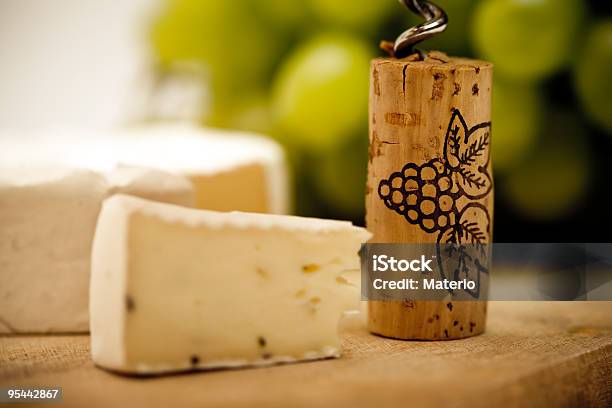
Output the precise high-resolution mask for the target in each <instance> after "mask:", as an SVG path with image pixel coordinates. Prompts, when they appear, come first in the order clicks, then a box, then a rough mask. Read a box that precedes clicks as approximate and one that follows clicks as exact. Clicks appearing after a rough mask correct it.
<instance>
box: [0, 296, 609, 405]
mask: <svg viewBox="0 0 612 408" xmlns="http://www.w3.org/2000/svg"><path fill="white" fill-rule="evenodd" d="M611 312H612V302H592V303H590V302H589V303H587V302H584V303H575V302H566V303H561V302H559V303H557V302H554V303H553V302H490V309H489V322H488V327H487V331H486V332H485V334H483V335H481V336H476V337H472V338H467V339H463V340H453V341H444V342H418V341H401V340H392V339H387V338H382V337H378V336H374V335H372V334H369V333H368V332H367V330H366V329H365V326H364V322H363V321H362V319H361V318H355V317H354V318H352V319H349V320H346V321H344V322H343V324H342V326H343V327H342V332H343V343H344V355H343V356H342V358H340V359H335V360H325V361H320V362H311V363H302V364H291V365H282V366H276V367H268V368H258V369H240V370H225V371H212V372H198V373H189V374H181V375H174V376H168V377H154V378H131V377H122V376H118V375H115V374H111V373H109V372H106V371H104V370H101V369H98V368H96V367H95V366H94V365H93V363H92V362H91V360H90V358H89V338H88V336H82V335H74V336H47V337H40V336H39V337H29V336H4V337H0V386H26V385H27V386H29V385H36V386H61V387H62V388H63V394H64V402H63V404H61V405H62V406H69V407H110V406H113V407H115V406H130V407H175V406H188V407H211V406H228V407H286V406H298V407H312V406H330V407H332V406H333V407H338V406H350V407H368V406H376V407H384V406H411V407H418V406H425V407H427V406H444V407H460V406H470V407H490V406H503V407H506V406H510V407H514V406H516V407H518V406H595V407H597V406H601V407H609V406H612V313H611ZM159 335H160V336H163V333H159ZM3 406H4V405H3ZM18 406H20V407H24V406H27V404H19V405H18ZM37 406H40V405H37ZM51 406H58V405H56V404H54V405H51Z"/></svg>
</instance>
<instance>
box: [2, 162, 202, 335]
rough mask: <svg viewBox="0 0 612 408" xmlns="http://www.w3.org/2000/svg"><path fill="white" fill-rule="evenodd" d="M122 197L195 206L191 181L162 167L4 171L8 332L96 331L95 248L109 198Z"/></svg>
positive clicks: (4, 283)
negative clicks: (92, 301) (92, 319)
mask: <svg viewBox="0 0 612 408" xmlns="http://www.w3.org/2000/svg"><path fill="white" fill-rule="evenodd" d="M115 193H127V194H136V195H140V196H143V197H148V198H152V199H156V200H159V201H165V202H169V203H174V204H179V205H184V206H193V205H194V203H195V193H194V190H193V186H192V185H191V183H190V182H189V181H188V180H186V179H184V178H182V177H179V176H176V175H172V174H168V173H164V172H161V171H158V170H148V169H142V168H141V169H139V168H128V167H123V168H118V169H115V170H113V171H111V172H109V173H107V174H102V173H97V172H92V171H88V170H72V169H67V168H56V167H45V168H37V167H35V166H34V167H30V168H29V169H25V168H12V169H11V168H3V169H2V171H0V333H47V332H86V331H88V330H89V313H88V299H89V296H88V293H89V272H90V263H91V245H92V240H93V235H94V230H95V226H96V221H97V218H98V214H99V212H100V207H101V205H102V201H103V200H104V199H105V198H107V197H109V196H111V195H113V194H115Z"/></svg>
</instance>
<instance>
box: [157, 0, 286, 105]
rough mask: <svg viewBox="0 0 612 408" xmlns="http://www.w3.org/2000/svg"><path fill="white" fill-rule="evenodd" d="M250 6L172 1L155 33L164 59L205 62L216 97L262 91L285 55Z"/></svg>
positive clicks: (243, 1)
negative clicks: (262, 85)
mask: <svg viewBox="0 0 612 408" xmlns="http://www.w3.org/2000/svg"><path fill="white" fill-rule="evenodd" d="M247 6H248V3H247V0H232V1H217V0H167V9H166V11H165V13H164V14H163V15H162V16H161V17H160V19H159V20H158V21H157V22H156V24H155V25H154V27H153V32H152V40H153V44H154V47H155V49H156V51H157V54H158V57H159V59H160V60H161V62H162V63H167V62H172V61H177V60H196V61H202V62H204V63H205V64H206V66H207V68H208V69H209V71H210V77H211V85H212V88H213V92H214V94H215V97H217V96H219V97H223V96H224V94H230V95H232V94H234V93H241V92H243V91H244V90H245V89H249V88H253V87H256V86H258V85H259V84H261V83H262V82H263V81H264V79H265V78H266V77H267V76H268V75H269V73H270V72H271V70H272V68H273V64H274V62H275V60H276V59H277V58H278V53H279V52H280V50H279V46H278V41H277V40H276V36H275V35H274V33H273V32H271V31H269V30H266V26H265V25H262V24H261V23H260V22H259V21H258V20H257V19H255V18H253V16H252V13H251V12H250V9H249V7H247Z"/></svg>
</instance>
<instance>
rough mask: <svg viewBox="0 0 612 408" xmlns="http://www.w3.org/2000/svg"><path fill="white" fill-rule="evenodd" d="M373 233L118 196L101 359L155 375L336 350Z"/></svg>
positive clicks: (99, 240)
mask: <svg viewBox="0 0 612 408" xmlns="http://www.w3.org/2000/svg"><path fill="white" fill-rule="evenodd" d="M369 237H370V234H369V233H368V232H367V231H366V230H365V229H363V228H358V227H354V226H352V225H351V224H350V223H348V222H342V221H330V220H320V219H307V218H300V217H290V216H278V215H264V214H247V213H238V212H233V213H216V212H211V211H203V210H193V209H187V208H181V207H178V206H173V205H167V204H160V203H154V202H151V201H147V200H142V199H138V198H134V197H128V196H122V195H117V196H114V197H112V198H109V199H107V200H106V201H105V202H104V205H103V209H102V212H101V215H100V217H99V220H98V227H97V231H96V235H95V239H94V246H93V254H92V281H91V286H90V299H91V303H90V313H91V335H92V337H91V342H92V355H93V359H94V361H95V362H96V363H97V364H98V365H100V366H102V367H106V368H109V369H112V370H117V371H122V372H129V373H143V374H147V373H159V372H168V371H176V370H187V369H193V368H206V367H233V366H243V365H265V364H272V363H276V362H290V361H299V360H311V359H319V358H325V357H333V356H338V355H339V353H340V342H339V338H338V334H337V325H338V321H339V318H340V317H341V315H342V314H343V312H345V311H349V310H356V309H358V308H359V293H358V284H357V283H356V282H355V281H356V279H355V278H356V277H357V276H358V273H359V272H358V270H359V258H358V251H359V248H360V244H361V243H363V242H365V241H367V240H368V239H369Z"/></svg>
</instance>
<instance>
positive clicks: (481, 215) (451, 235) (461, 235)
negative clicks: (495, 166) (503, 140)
mask: <svg viewBox="0 0 612 408" xmlns="http://www.w3.org/2000/svg"><path fill="white" fill-rule="evenodd" d="M490 144H491V122H485V123H480V124H478V125H476V126H473V127H468V125H467V123H466V121H465V119H464V118H463V116H462V114H461V112H460V111H459V110H458V109H454V110H453V112H452V115H451V119H450V122H449V125H448V130H447V132H446V137H445V140H444V151H443V157H442V158H434V159H432V160H429V161H428V162H426V163H424V164H422V165H417V164H416V163H408V164H406V165H405V166H404V167H403V168H402V169H401V171H398V172H395V173H393V174H391V175H390V176H389V177H388V178H387V179H383V180H381V181H380V184H379V185H378V195H379V197H380V198H381V199H382V200H383V202H384V203H385V205H386V206H387V208H389V209H390V210H393V211H395V212H397V213H398V214H400V215H402V216H403V217H404V218H405V219H406V221H408V222H409V223H410V224H414V225H418V226H419V227H420V228H421V229H422V230H423V231H426V232H428V233H437V234H438V237H437V242H438V243H439V244H454V245H445V246H444V251H445V252H447V253H445V254H439V255H440V256H439V257H438V264H439V266H440V271H441V274H442V275H443V276H442V277H443V278H448V279H455V280H458V279H462V278H464V277H470V278H472V277H475V278H476V280H477V281H480V275H481V273H488V267H487V260H486V257H487V253H486V249H485V245H484V244H486V243H487V242H489V238H490V234H491V222H490V220H491V219H490V216H489V212H488V210H487V208H486V207H485V206H484V205H482V204H481V203H479V202H478V200H480V199H482V198H485V197H486V196H487V195H488V194H490V193H491V190H492V187H493V181H492V178H491V175H490V174H489V170H488V167H489V160H490V149H489V147H490ZM467 246H469V247H470V248H471V249H474V251H475V252H474V251H472V250H469V251H468V250H466V247H467ZM438 251H440V248H438ZM479 288H480V285H478V286H477V289H476V291H474V292H473V293H470V292H469V291H468V293H469V294H470V295H472V296H473V297H478V295H479V293H478V290H479Z"/></svg>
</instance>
